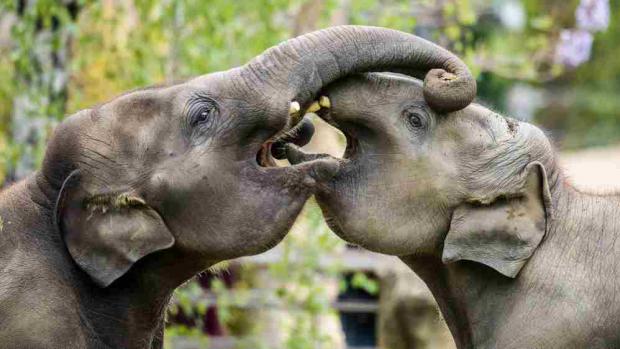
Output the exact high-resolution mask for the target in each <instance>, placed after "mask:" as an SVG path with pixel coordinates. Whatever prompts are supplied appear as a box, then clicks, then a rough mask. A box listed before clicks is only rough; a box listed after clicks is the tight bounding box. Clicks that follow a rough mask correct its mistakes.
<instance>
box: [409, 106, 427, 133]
mask: <svg viewBox="0 0 620 349" xmlns="http://www.w3.org/2000/svg"><path fill="white" fill-rule="evenodd" d="M403 116H404V117H405V120H406V121H407V123H408V124H409V126H411V127H412V128H414V129H419V128H422V127H424V125H425V122H426V115H425V113H424V111H422V110H421V109H420V108H417V107H409V108H407V109H405V110H404V111H403Z"/></svg>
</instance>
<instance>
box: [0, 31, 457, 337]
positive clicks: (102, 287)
mask: <svg viewBox="0 0 620 349" xmlns="http://www.w3.org/2000/svg"><path fill="white" fill-rule="evenodd" d="M434 49H435V46H434V45H432V44H430V43H428V42H426V41H424V40H421V39H419V38H417V37H415V36H413V35H409V34H405V33H401V32H397V31H393V30H388V29H381V28H371V27H355V26H345V27H336V28H331V29H327V30H324V31H319V32H315V33H310V34H307V35H305V36H302V37H299V38H296V39H292V40H290V41H287V42H285V43H283V44H281V45H279V46H277V47H275V48H272V49H269V50H268V51H266V52H265V53H264V54H262V55H260V56H258V57H257V58H255V59H254V60H252V61H251V62H249V63H248V64H246V65H245V66H242V67H239V68H234V69H231V70H229V71H225V72H218V73H213V74H208V75H204V76H200V77H197V78H194V79H191V80H188V81H186V82H184V83H180V84H176V85H171V86H160V87H152V88H146V89H141V90H136V91H132V92H129V93H127V94H124V95H122V96H120V97H118V98H116V99H114V100H112V101H110V102H107V103H105V104H102V105H100V106H97V107H94V108H92V109H88V110H84V111H81V112H78V113H77V114H75V115H73V116H71V117H69V118H68V119H66V120H65V121H63V122H62V124H61V125H60V126H59V127H58V128H57V129H56V131H55V133H54V135H53V137H52V138H51V140H50V142H49V144H48V147H47V151H46V155H45V159H44V162H43V165H42V168H41V170H40V171H38V172H36V173H35V174H34V175H32V176H31V177H29V178H28V179H26V180H24V181H23V182H20V183H18V184H16V185H14V186H12V187H10V188H9V189H7V190H5V191H3V192H2V193H1V194H0V217H1V219H2V220H1V221H0V222H2V225H0V226H1V227H2V232H1V234H0V343H2V344H1V345H2V346H3V347H10V348H84V347H89V348H148V347H161V345H162V333H163V326H164V311H165V308H166V305H167V303H168V301H169V299H170V296H171V294H172V292H173V290H174V289H175V288H176V287H177V286H178V285H180V284H181V283H183V282H184V281H186V280H188V279H189V278H190V277H192V276H193V275H194V274H196V273H198V272H200V271H202V270H204V269H206V268H208V267H209V266H210V265H212V264H214V263H216V262H218V261H221V260H225V259H230V258H235V257H238V256H242V255H249V254H255V253H259V252H262V251H265V250H267V249H269V248H270V247H272V246H274V245H275V244H276V243H277V242H278V241H280V240H281V239H282V237H283V236H284V235H285V234H286V232H287V231H288V229H289V227H290V226H291V224H292V222H293V221H294V219H295V217H296V216H297V214H298V213H299V211H300V209H301V208H302V206H303V204H304V202H305V201H306V199H307V198H308V197H309V196H310V195H311V194H312V193H313V192H314V191H315V189H316V188H317V187H318V186H319V185H320V184H321V183H323V182H325V180H327V179H329V178H330V177H331V176H332V175H333V174H335V172H336V171H337V169H338V166H339V164H338V163H337V162H336V161H333V160H330V159H319V160H317V161H311V162H308V163H304V164H300V165H296V166H292V167H287V168H277V167H274V166H273V164H274V163H273V161H272V160H273V159H271V157H270V156H269V150H270V147H271V144H272V143H273V142H274V141H275V140H277V139H279V138H280V137H285V136H287V135H288V133H287V132H288V131H290V130H291V129H292V127H293V126H294V125H295V124H296V123H297V122H298V121H299V118H300V117H299V116H300V109H302V108H306V107H308V106H309V105H310V104H311V102H312V100H313V99H314V98H315V95H316V93H317V92H318V91H319V90H320V89H321V88H322V87H324V86H325V85H327V84H328V83H330V82H333V81H335V80H337V79H338V78H340V77H343V76H345V75H347V74H352V73H355V72H364V71H373V70H375V71H376V70H384V69H392V68H393V69H394V70H400V69H406V68H407V67H410V66H419V65H420V64H423V65H424V66H427V67H430V68H444V69H446V70H447V71H450V72H452V67H450V66H446V64H445V63H446V62H445V61H444V60H442V58H441V57H435V56H433V55H429V54H425V52H427V53H429V52H432V51H433V50H434ZM442 84H443V82H442V81H440V80H438V81H436V85H437V86H441V85H442ZM433 92H434V93H438V95H437V96H436V97H438V98H440V97H441V96H440V92H441V91H440V90H439V89H438V90H434V91H433ZM300 125H301V126H297V128H298V129H304V126H303V125H304V124H303V123H302V124H300Z"/></svg>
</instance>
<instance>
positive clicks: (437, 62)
mask: <svg viewBox="0 0 620 349" xmlns="http://www.w3.org/2000/svg"><path fill="white" fill-rule="evenodd" d="M403 70H406V71H410V72H413V74H412V75H414V76H415V77H417V78H425V83H424V96H425V98H426V100H427V102H428V103H429V105H430V106H431V107H432V108H434V109H436V110H438V111H453V110H458V109H461V108H463V107H465V106H467V105H468V104H469V103H470V102H471V101H472V100H473V98H474V97H475V94H476V82H475V80H474V79H473V77H472V75H471V73H470V72H469V70H468V69H467V66H465V64H464V63H463V62H461V60H460V59H458V57H456V56H455V55H453V54H452V53H450V52H449V51H447V50H445V49H443V48H441V47H439V46H437V45H435V44H433V43H431V42H429V41H426V40H424V39H422V38H419V37H417V36H415V35H411V34H407V33H403V32H400V31H396V30H391V29H385V28H377V27H364V26H339V27H333V28H329V29H325V30H320V31H316V32H312V33H309V34H306V35H303V36H300V37H297V38H294V39H291V40H288V41H286V42H284V43H282V44H280V45H278V46H275V47H273V48H271V49H269V50H267V51H266V52H265V53H264V54H262V55H260V56H258V57H256V58H255V59H253V60H252V61H251V62H249V63H248V64H247V65H245V66H244V67H242V68H241V69H240V74H241V77H242V78H243V79H244V81H245V82H246V84H247V86H251V87H253V88H255V89H254V91H259V93H260V94H261V97H266V98H267V99H268V100H269V104H270V105H269V106H270V107H271V108H273V111H275V112H280V111H285V110H288V106H289V103H290V102H291V101H297V102H299V103H300V104H301V105H302V106H303V107H307V106H308V105H309V103H311V102H312V100H313V99H314V98H315V97H316V94H317V93H318V92H319V91H320V90H321V88H323V87H325V86H327V85H328V84H329V83H331V82H333V81H335V80H337V79H339V78H341V77H344V76H346V75H349V74H354V73H360V72H371V71H403ZM427 73H428V74H427Z"/></svg>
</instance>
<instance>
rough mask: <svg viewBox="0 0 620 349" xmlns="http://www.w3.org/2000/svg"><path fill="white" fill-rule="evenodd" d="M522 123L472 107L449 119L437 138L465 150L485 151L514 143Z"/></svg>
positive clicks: (481, 108)
mask: <svg viewBox="0 0 620 349" xmlns="http://www.w3.org/2000/svg"><path fill="white" fill-rule="evenodd" d="M519 125H520V124H519V123H518V122H517V121H515V120H512V119H509V118H505V117H503V116H501V115H499V114H497V113H495V112H493V111H491V110H489V109H487V108H485V107H483V106H480V105H476V104H472V105H470V106H468V107H467V108H465V109H463V110H462V111H459V112H456V113H453V114H451V115H450V117H449V119H448V120H447V122H446V123H444V124H443V127H440V129H439V134H438V136H439V137H438V138H439V139H441V141H444V142H453V143H455V144H456V145H457V146H458V147H464V148H462V149H464V150H474V151H475V150H484V149H486V148H488V147H492V146H496V145H498V144H502V143H504V142H506V141H509V140H511V139H513V138H514V137H515V136H516V135H517V133H518V130H519Z"/></svg>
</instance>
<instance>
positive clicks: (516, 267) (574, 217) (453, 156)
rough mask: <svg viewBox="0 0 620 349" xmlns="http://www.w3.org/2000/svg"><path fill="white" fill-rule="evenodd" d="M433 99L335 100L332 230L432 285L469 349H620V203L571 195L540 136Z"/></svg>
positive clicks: (327, 198)
mask: <svg viewBox="0 0 620 349" xmlns="http://www.w3.org/2000/svg"><path fill="white" fill-rule="evenodd" d="M422 91H423V85H422V84H421V82H420V81H419V80H416V79H412V78H409V77H403V76H397V75H393V74H389V75H386V74H366V75H358V76H354V77H350V78H347V79H344V80H342V81H340V82H337V83H335V84H332V85H331V86H330V87H328V88H327V89H326V90H325V91H324V93H325V94H327V95H328V96H329V97H330V99H331V109H330V111H329V113H325V112H324V111H323V112H319V113H320V114H322V115H323V117H324V118H325V119H326V120H327V121H328V122H330V123H331V124H333V125H335V126H336V127H338V128H339V129H340V130H342V132H343V133H345V135H346V136H347V139H348V145H347V150H346V153H345V158H346V159H345V160H343V162H342V165H341V168H340V171H339V173H338V174H337V175H336V176H335V177H334V179H333V180H331V181H330V182H329V183H328V184H327V185H326V186H324V187H322V188H323V189H322V190H320V192H319V193H318V201H319V204H320V205H321V207H322V209H323V211H324V213H325V215H326V217H327V219H328V222H329V224H330V226H331V228H332V229H333V230H334V231H335V232H336V233H337V234H338V235H340V236H341V237H342V238H344V239H345V240H347V241H349V242H351V243H355V244H359V245H361V246H362V247H365V248H367V249H370V250H373V251H377V252H382V253H386V254H391V255H396V256H399V257H400V258H401V259H402V260H403V261H404V262H405V263H406V264H407V265H408V266H409V267H410V268H411V269H413V270H414V271H415V272H416V273H417V274H418V275H419V276H420V277H422V278H423V280H424V281H425V282H426V283H427V285H428V286H429V288H430V289H431V291H432V292H433V294H434V296H435V298H436V299H437V301H438V303H439V305H440V308H441V311H442V313H443V315H444V317H445V319H446V320H447V323H448V325H449V327H450V330H451V332H452V334H453V336H454V338H455V341H456V343H457V345H458V347H459V348H503V349H505V348H618V347H620V302H618V301H617V299H616V298H617V295H618V291H619V290H620V274H619V272H618V271H619V270H620V243H618V242H617V240H618V237H619V236H620V219H618V215H619V214H620V197H619V196H618V195H594V194H586V193H582V192H579V191H577V190H576V189H574V188H573V187H571V185H569V184H568V183H567V181H566V179H565V178H564V176H563V175H562V172H561V170H560V168H559V167H558V164H557V161H556V155H555V154H554V151H553V149H552V146H551V145H550V142H549V141H548V139H547V137H546V136H545V134H544V133H543V132H542V131H541V130H540V129H538V128H537V127H535V126H533V125H531V124H528V123H525V122H518V121H515V120H513V119H510V118H506V117H504V116H501V115H498V114H497V113H495V112H493V111H491V110H489V109H487V108H485V107H482V106H480V105H477V104H471V105H469V106H467V107H466V108H464V109H462V110H455V111H452V112H438V111H436V110H433V109H432V108H430V107H429V106H428V103H427V101H426V100H425V98H424V96H423V93H422ZM287 153H288V157H289V158H290V159H291V161H292V162H293V163H299V162H300V161H303V160H307V159H314V158H320V157H321V156H320V155H316V154H305V155H304V154H303V153H301V151H300V150H299V149H298V148H296V147H294V146H288V147H287Z"/></svg>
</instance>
